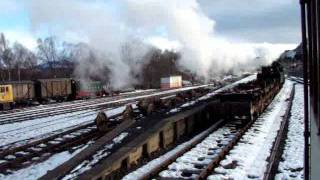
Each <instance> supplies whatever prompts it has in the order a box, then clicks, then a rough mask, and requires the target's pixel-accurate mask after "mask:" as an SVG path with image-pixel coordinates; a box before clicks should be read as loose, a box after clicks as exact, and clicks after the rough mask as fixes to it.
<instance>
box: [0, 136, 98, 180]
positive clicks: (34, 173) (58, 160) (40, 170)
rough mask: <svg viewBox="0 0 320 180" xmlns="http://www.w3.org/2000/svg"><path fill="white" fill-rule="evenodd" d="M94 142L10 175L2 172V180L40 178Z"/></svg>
mask: <svg viewBox="0 0 320 180" xmlns="http://www.w3.org/2000/svg"><path fill="white" fill-rule="evenodd" d="M92 143H93V142H92V141H90V142H88V143H87V144H86V145H82V146H79V147H75V148H74V151H73V152H69V151H64V152H60V153H57V154H55V155H53V156H51V157H50V158H49V159H47V160H46V161H44V162H41V163H38V164H34V165H31V166H29V167H27V168H24V169H21V170H18V171H14V172H12V174H9V175H3V174H0V179H1V180H13V179H17V180H18V179H23V180H34V179H39V178H40V177H41V176H43V175H45V174H46V173H47V171H49V170H52V169H54V168H56V167H57V166H59V165H61V164H62V163H63V162H65V161H67V160H69V159H71V158H72V157H74V156H75V155H77V154H78V153H79V152H81V151H82V150H83V149H85V148H86V147H88V146H89V145H90V144H92Z"/></svg>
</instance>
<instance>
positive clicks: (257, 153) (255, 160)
mask: <svg viewBox="0 0 320 180" xmlns="http://www.w3.org/2000/svg"><path fill="white" fill-rule="evenodd" d="M292 87H293V84H292V82H291V81H286V82H285V84H284V85H283V88H282V89H281V91H280V92H279V93H278V95H277V96H276V97H275V98H274V100H273V101H272V103H271V104H270V105H269V106H268V107H267V109H266V111H265V112H264V113H263V114H262V115H261V116H260V117H259V118H258V119H257V120H256V122H255V123H254V124H253V126H252V127H251V128H250V129H249V130H248V131H247V132H246V133H245V135H244V136H243V137H242V138H241V139H240V142H239V143H238V144H237V145H236V146H235V147H234V148H233V149H232V150H231V151H230V153H229V155H227V156H226V158H225V160H222V161H221V162H220V166H219V167H217V168H216V169H215V170H214V175H211V176H209V177H208V179H212V180H213V179H262V178H263V176H264V172H265V170H266V167H267V164H268V162H267V158H268V157H269V155H270V151H271V148H272V146H273V142H274V140H275V138H276V136H277V132H278V130H279V128H280V125H281V122H282V116H283V115H284V114H285V112H286V110H287V108H288V105H289V101H287V99H288V98H289V97H290V94H291V91H292V89H293V88H292ZM230 164H236V165H235V166H232V167H231V168H230V166H229V165H230Z"/></svg>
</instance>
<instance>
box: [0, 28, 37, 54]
mask: <svg viewBox="0 0 320 180" xmlns="http://www.w3.org/2000/svg"><path fill="white" fill-rule="evenodd" d="M2 32H3V33H4V35H5V37H6V38H7V39H8V40H9V41H10V43H11V44H13V43H14V42H19V43H21V44H22V45H24V46H25V47H27V48H28V49H30V50H35V49H36V47H37V41H36V38H35V37H34V36H33V35H32V34H31V33H28V32H24V31H14V30H4V31H2Z"/></svg>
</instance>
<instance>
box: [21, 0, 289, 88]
mask: <svg viewBox="0 0 320 180" xmlns="http://www.w3.org/2000/svg"><path fill="white" fill-rule="evenodd" d="M27 6H28V9H29V12H30V17H31V22H32V27H33V30H34V31H35V32H39V31H43V30H46V31H48V32H49V33H52V34H54V35H56V36H59V37H61V38H62V39H65V40H67V41H75V42H86V43H88V44H89V46H90V47H91V49H92V51H93V53H94V55H95V56H96V58H95V59H96V62H95V63H88V62H86V60H87V59H89V58H88V55H83V58H80V59H79V62H80V63H79V64H80V65H79V68H78V69H77V71H76V72H77V73H78V74H81V75H86V74H87V73H88V72H86V71H84V69H88V67H87V66H90V68H89V69H90V71H89V73H91V72H94V73H100V72H101V68H102V69H103V67H108V68H109V70H110V78H111V84H112V86H114V87H118V88H120V87H124V86H128V85H132V84H135V83H137V81H138V80H139V79H138V78H136V77H138V75H139V73H140V71H141V67H142V66H143V64H144V63H147V62H145V61H144V58H143V57H144V56H145V55H146V53H147V52H148V50H149V49H150V46H149V45H148V44H161V45H162V46H163V45H165V46H171V47H173V48H178V51H179V52H180V53H181V54H182V57H181V59H180V60H179V65H180V66H181V67H182V68H184V69H187V70H190V71H192V72H193V73H196V74H197V75H199V76H203V77H205V78H207V79H209V78H210V77H211V76H213V75H217V74H219V73H222V72H226V71H230V70H233V71H235V72H239V71H246V70H251V69H254V68H256V67H258V66H261V65H266V64H269V63H270V62H272V61H273V60H274V59H276V58H277V57H278V56H279V55H280V53H281V52H283V51H284V50H285V49H288V48H289V49H290V48H293V46H292V45H290V46H288V45H286V44H268V43H262V44H254V43H250V42H235V41H231V40H229V39H227V38H225V37H221V36H217V35H216V34H215V32H214V28H215V26H218V24H215V21H214V20H212V19H210V18H209V17H208V16H207V15H206V14H204V13H203V11H202V9H201V7H200V6H199V4H198V2H197V1H196V0H109V1H102V0H96V1H84V0H68V1H65V0H55V1H43V0H32V2H31V3H30V4H28V5H27ZM150 42H151V43H150ZM170 42H173V43H174V44H173V45H172V44H171V45H170ZM162 48H163V47H162ZM87 54H88V53H87ZM84 72H85V73H84ZM100 76H104V75H103V74H100Z"/></svg>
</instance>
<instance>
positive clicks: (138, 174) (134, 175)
mask: <svg viewBox="0 0 320 180" xmlns="http://www.w3.org/2000/svg"><path fill="white" fill-rule="evenodd" d="M214 128H215V126H211V127H210V128H209V129H207V130H205V131H203V132H201V133H200V134H198V135H196V136H195V137H193V138H192V139H191V140H189V141H187V142H184V143H182V144H180V145H178V146H177V147H176V148H174V149H173V150H171V151H169V152H167V153H166V154H164V155H162V156H160V157H158V158H156V159H154V160H152V161H150V162H149V163H147V164H146V165H144V166H142V167H140V168H139V169H137V170H135V171H133V172H131V173H130V174H128V175H126V176H125V177H123V180H135V179H141V178H142V177H143V176H144V175H146V174H147V173H148V172H150V171H151V170H153V169H154V168H156V167H157V166H158V165H159V164H162V163H163V162H164V161H166V160H168V159H171V158H172V157H173V156H174V155H175V153H177V152H179V151H181V150H182V149H184V148H186V146H190V145H191V144H193V143H194V142H196V141H198V140H199V139H201V138H202V137H203V136H204V135H205V134H207V133H208V132H211V131H212V130H213V129H214Z"/></svg>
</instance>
